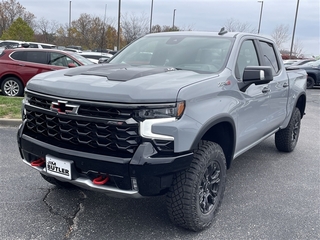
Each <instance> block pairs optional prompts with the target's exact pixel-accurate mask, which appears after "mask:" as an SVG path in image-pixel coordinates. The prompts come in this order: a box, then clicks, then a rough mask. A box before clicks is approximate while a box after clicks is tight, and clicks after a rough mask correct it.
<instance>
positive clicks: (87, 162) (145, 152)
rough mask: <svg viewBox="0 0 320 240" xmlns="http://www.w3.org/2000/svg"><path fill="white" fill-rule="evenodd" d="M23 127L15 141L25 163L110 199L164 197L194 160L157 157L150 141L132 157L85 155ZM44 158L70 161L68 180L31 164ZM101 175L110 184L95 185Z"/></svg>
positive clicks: (184, 155) (189, 154)
mask: <svg viewBox="0 0 320 240" xmlns="http://www.w3.org/2000/svg"><path fill="white" fill-rule="evenodd" d="M23 126H24V124H22V125H21V126H20V127H19V130H18V135H17V140H18V146H19V150H20V153H21V156H22V158H23V162H24V163H26V164H27V165H29V166H30V167H32V168H34V169H36V170H38V171H39V172H40V173H41V174H44V175H47V176H50V177H55V178H56V179H58V180H60V181H65V182H70V183H72V184H74V185H76V186H79V187H82V188H85V189H90V190H94V191H100V192H104V193H106V194H107V195H109V196H113V197H132V198H139V197H143V196H156V195H161V194H164V193H166V192H167V190H168V189H169V187H170V186H171V183H172V179H173V175H174V174H175V173H176V172H179V171H182V170H185V169H187V168H188V167H189V166H190V163H191V161H192V159H193V153H192V152H186V153H182V154H170V156H169V155H160V154H159V153H158V152H157V151H156V150H155V148H154V147H153V145H152V144H151V143H150V142H144V143H142V144H140V145H139V147H138V148H137V150H136V151H135V153H134V154H133V156H132V157H131V158H119V157H112V156H105V155H102V154H94V153H87V152H82V151H81V148H79V150H70V149H65V148H61V147H57V146H54V145H51V144H49V143H44V142H42V141H39V140H37V139H35V138H33V137H30V136H28V135H25V134H23ZM47 155H50V156H54V157H56V158H59V159H64V160H68V161H70V162H72V164H71V169H72V176H71V180H68V179H64V178H60V177H57V176H52V175H50V174H49V173H48V172H47V170H46V166H45V165H44V166H32V165H31V163H32V162H33V161H35V160H37V159H39V158H42V159H44V158H45V157H46V156H47ZM101 175H102V176H108V177H110V181H108V182H107V183H106V184H103V185H97V184H95V183H94V181H93V180H94V179H95V178H97V177H98V176H101Z"/></svg>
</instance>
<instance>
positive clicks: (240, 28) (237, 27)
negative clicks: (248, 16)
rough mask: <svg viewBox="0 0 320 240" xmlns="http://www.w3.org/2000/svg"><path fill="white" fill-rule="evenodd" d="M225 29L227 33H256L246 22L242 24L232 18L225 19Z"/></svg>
mask: <svg viewBox="0 0 320 240" xmlns="http://www.w3.org/2000/svg"><path fill="white" fill-rule="evenodd" d="M225 29H226V30H227V31H228V32H249V33H255V32H257V30H256V29H255V28H253V27H251V25H250V24H249V23H248V22H245V23H242V22H239V21H238V20H235V19H233V18H229V19H227V21H226V22H225Z"/></svg>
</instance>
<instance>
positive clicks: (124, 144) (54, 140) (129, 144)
mask: <svg viewBox="0 0 320 240" xmlns="http://www.w3.org/2000/svg"><path fill="white" fill-rule="evenodd" d="M26 119H27V122H26V126H27V129H28V130H29V133H30V135H31V136H33V135H34V136H35V137H36V138H38V139H39V138H40V139H41V141H45V142H47V143H50V144H54V145H57V146H62V147H66V148H68V149H78V150H79V149H80V150H81V151H85V152H92V153H101V154H110V155H114V156H115V155H117V156H119V155H121V153H122V155H123V154H124V155H126V154H129V155H131V154H133V153H134V151H135V150H136V148H137V147H138V145H139V144H140V142H141V137H140V136H139V126H138V124H126V123H125V122H118V123H119V124H118V125H114V122H112V124H110V123H108V121H102V120H100V121H98V120H96V121H92V120H88V119H86V118H84V120H82V119H80V118H79V119H78V118H75V116H73V117H72V116H68V115H55V114H53V113H52V114H51V113H50V114H48V113H44V112H42V111H35V110H32V111H31V110H28V109H27V111H26ZM79 147H80V148H79Z"/></svg>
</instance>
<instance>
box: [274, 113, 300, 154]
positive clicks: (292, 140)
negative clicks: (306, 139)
mask: <svg viewBox="0 0 320 240" xmlns="http://www.w3.org/2000/svg"><path fill="white" fill-rule="evenodd" d="M300 123H301V113H300V110H299V109H298V108H295V109H294V111H293V113H292V116H291V119H290V122H289V124H288V126H287V127H286V128H284V129H281V130H279V131H278V132H276V134H275V144H276V147H277V149H278V150H279V151H282V152H292V151H293V149H294V148H295V147H296V145H297V142H298V138H299V133H300Z"/></svg>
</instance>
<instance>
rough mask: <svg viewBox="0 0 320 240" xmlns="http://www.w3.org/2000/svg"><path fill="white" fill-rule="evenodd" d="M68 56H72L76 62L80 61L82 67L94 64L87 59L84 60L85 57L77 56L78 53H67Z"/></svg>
mask: <svg viewBox="0 0 320 240" xmlns="http://www.w3.org/2000/svg"><path fill="white" fill-rule="evenodd" d="M69 54H70V55H72V56H73V57H74V58H76V59H77V60H78V61H80V62H81V63H82V64H83V65H89V64H94V63H93V62H92V61H90V60H89V59H88V58H85V57H83V56H81V55H79V54H78V53H74V52H69Z"/></svg>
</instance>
